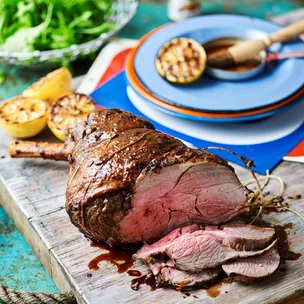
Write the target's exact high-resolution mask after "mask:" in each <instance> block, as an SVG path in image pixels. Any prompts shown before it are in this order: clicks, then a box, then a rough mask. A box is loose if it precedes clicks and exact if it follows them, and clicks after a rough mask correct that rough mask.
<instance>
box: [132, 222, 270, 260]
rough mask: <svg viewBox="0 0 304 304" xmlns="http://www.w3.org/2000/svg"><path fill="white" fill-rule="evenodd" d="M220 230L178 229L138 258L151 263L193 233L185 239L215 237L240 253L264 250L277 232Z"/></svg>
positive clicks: (252, 228)
mask: <svg viewBox="0 0 304 304" xmlns="http://www.w3.org/2000/svg"><path fill="white" fill-rule="evenodd" d="M221 228H222V230H219V229H218V227H216V226H206V227H204V228H203V230H202V227H201V229H199V227H198V226H197V225H192V226H187V227H183V228H177V229H175V230H173V231H172V232H171V233H169V234H168V235H167V236H165V237H164V238H162V239H161V240H159V241H158V242H156V243H153V244H152V245H144V246H143V247H142V248H141V249H140V250H139V251H138V253H137V255H136V257H137V258H139V259H142V260H144V261H146V262H149V261H150V259H151V258H152V257H155V256H158V255H164V254H166V250H167V249H168V248H169V246H170V245H172V243H173V242H175V241H176V240H177V239H178V238H180V237H181V236H182V235H186V234H187V233H188V234H189V233H191V235H187V237H186V236H185V238H187V239H188V238H190V237H191V238H196V237H198V236H201V235H211V236H214V237H215V238H216V239H217V240H218V241H219V242H221V243H222V244H223V245H225V246H227V247H231V248H233V249H236V250H238V251H241V250H253V249H263V248H265V247H266V246H267V245H269V243H270V242H271V240H272V239H273V238H274V234H275V231H274V229H272V228H260V227H257V226H252V225H235V226H227V227H226V226H224V227H221Z"/></svg>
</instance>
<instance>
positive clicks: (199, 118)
mask: <svg viewBox="0 0 304 304" xmlns="http://www.w3.org/2000/svg"><path fill="white" fill-rule="evenodd" d="M127 88H129V91H130V90H132V94H133V96H135V95H136V97H137V99H140V100H141V101H142V102H145V103H147V104H149V105H150V106H152V107H154V108H155V109H157V110H158V111H161V112H163V113H166V114H169V115H171V116H174V117H179V118H183V119H186V120H194V121H195V120H196V121H207V122H215V123H217V122H224V123H225V122H227V123H231V122H248V121H255V120H256V121H258V120H260V119H264V118H267V117H270V116H272V115H275V114H278V113H280V112H281V111H285V110H287V109H289V108H290V107H293V106H294V105H295V104H297V103H298V102H302V103H303V102H304V100H303V99H302V98H297V99H296V100H295V101H294V102H293V103H292V104H288V105H286V106H283V107H280V108H278V109H275V110H272V111H269V112H265V113H261V114H255V115H248V116H241V117H226V118H224V117H223V118H210V117H204V116H192V115H187V114H183V113H177V112H174V111H171V110H168V109H165V108H162V107H160V106H158V105H156V104H153V103H151V102H150V101H149V100H147V99H145V98H144V97H142V96H141V95H139V94H138V93H137V92H136V90H135V89H134V88H133V87H132V85H131V84H130V82H128V81H127ZM129 97H130V96H129ZM131 99H132V98H130V100H131ZM131 102H132V103H133V101H132V100H131Z"/></svg>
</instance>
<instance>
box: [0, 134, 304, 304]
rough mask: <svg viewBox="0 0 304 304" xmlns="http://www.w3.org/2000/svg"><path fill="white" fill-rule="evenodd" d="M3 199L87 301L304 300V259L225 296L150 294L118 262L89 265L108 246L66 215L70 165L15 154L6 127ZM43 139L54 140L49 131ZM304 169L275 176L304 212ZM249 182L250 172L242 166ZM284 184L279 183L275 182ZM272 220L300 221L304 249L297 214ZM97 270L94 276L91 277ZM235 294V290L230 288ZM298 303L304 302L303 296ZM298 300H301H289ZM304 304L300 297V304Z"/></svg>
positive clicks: (54, 269) (67, 284)
mask: <svg viewBox="0 0 304 304" xmlns="http://www.w3.org/2000/svg"><path fill="white" fill-rule="evenodd" d="M0 138H1V141H0V201H1V204H2V205H3V207H4V208H5V209H6V211H7V212H8V214H9V215H10V216H11V217H12V218H13V220H14V222H15V224H16V226H17V227H18V229H19V230H20V231H21V232H22V234H23V235H24V236H25V238H26V240H27V241H28V242H29V244H30V245H31V247H32V248H33V250H34V251H35V253H36V255H37V256H38V257H39V259H40V260H41V262H42V264H43V265H44V267H45V268H46V269H47V271H48V272H49V273H50V275H51V276H52V278H53V279H54V281H55V282H56V283H57V285H58V287H59V288H60V289H61V290H62V291H67V290H70V289H72V290H73V291H74V292H75V295H76V297H77V300H78V302H79V303H108V304H110V303H166V304H167V303H168V304H170V303H194V302H197V303H198V302H203V303H225V304H226V303H244V304H245V303H246V304H247V303H248V304H249V303H252V304H253V303H254V304H256V303H259V304H263V303H276V302H281V301H283V302H282V303H287V302H286V300H287V298H291V299H296V298H299V297H300V298H301V296H303V292H304V271H303V269H304V256H302V257H301V258H300V259H299V260H297V261H290V262H287V271H286V272H280V271H278V272H277V273H276V274H275V275H274V276H272V277H271V278H269V279H267V280H265V281H263V282H260V283H257V284H253V285H249V286H245V285H242V284H238V283H233V284H231V285H223V287H222V290H221V294H220V295H219V296H218V297H217V298H215V299H212V298H210V297H209V296H208V295H207V294H206V292H205V291H204V290H198V291H195V292H192V294H193V295H194V294H195V295H197V296H198V297H199V299H195V298H193V297H192V296H190V297H187V298H185V299H184V298H183V294H182V293H178V292H176V291H173V290H165V289H159V290H157V291H154V292H150V291H149V288H148V287H146V286H142V287H141V288H140V290H139V291H137V292H136V291H133V290H132V289H131V288H130V281H131V277H129V276H127V275H126V274H122V275H119V274H117V273H116V270H115V268H114V267H113V266H111V265H110V264H107V263H105V262H103V263H101V264H100V270H98V271H90V270H88V266H87V265H88V262H89V261H90V260H91V259H93V258H94V257H96V256H97V255H99V254H100V253H101V251H100V250H99V249H97V248H92V247H90V246H89V244H88V241H87V240H86V239H85V238H84V237H83V236H82V235H81V234H80V233H79V232H78V230H77V229H76V228H75V227H74V226H73V225H72V224H71V223H70V221H69V218H68V215H67V214H66V212H65V209H64V204H65V197H64V193H65V187H66V182H67V176H68V164H67V163H65V162H54V161H44V160H37V159H10V158H9V156H8V153H7V145H8V142H9V141H10V140H11V138H10V137H9V136H8V135H6V134H4V132H2V131H0ZM39 139H51V140H54V138H53V137H52V136H51V135H50V134H49V133H48V132H45V133H44V134H42V136H41V138H38V139H37V140H39ZM303 169H304V166H303V165H300V164H295V163H287V162H284V163H282V164H281V165H280V166H279V167H278V168H277V169H276V170H275V171H274V174H276V175H278V176H280V177H282V178H283V179H284V180H285V182H286V184H287V189H286V192H285V196H286V197H287V196H293V195H298V194H301V195H302V199H299V200H295V201H294V202H293V203H292V204H291V206H292V208H294V209H295V210H297V211H298V212H300V213H302V214H303V213H304V187H303V186H304V170H303ZM237 171H238V173H239V176H240V177H241V180H246V179H247V178H248V177H249V175H248V174H247V172H246V171H245V170H244V169H241V168H237ZM273 186H274V187H276V186H277V185H275V184H274V185H273ZM268 218H270V219H271V220H273V221H274V222H276V223H277V221H278V220H280V222H281V223H282V224H284V223H288V222H293V223H294V229H293V231H292V233H291V234H290V236H289V239H290V241H291V245H292V246H291V247H292V249H293V250H294V251H296V252H301V253H302V254H304V224H303V222H301V221H300V219H299V218H298V217H296V216H295V215H294V214H292V213H290V212H288V213H281V214H274V213H272V214H270V215H269V216H268ZM134 268H136V269H138V270H140V271H141V272H143V273H145V269H146V267H145V266H144V265H141V264H140V263H137V264H136V265H135V267H134ZM89 273H91V274H92V277H88V276H87V275H88V274H89ZM225 291H228V293H225ZM299 301H300V302H298V303H303V298H302V299H300V300H299ZM301 301H302V302H301ZM289 303H294V300H291V301H289ZM296 303H297V302H296Z"/></svg>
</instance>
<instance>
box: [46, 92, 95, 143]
mask: <svg viewBox="0 0 304 304" xmlns="http://www.w3.org/2000/svg"><path fill="white" fill-rule="evenodd" d="M94 110H96V105H95V102H94V100H93V99H92V98H91V97H89V96H87V95H84V94H80V93H69V94H65V95H63V96H61V97H60V98H59V99H58V100H57V101H56V102H55V103H54V104H53V105H52V106H51V107H50V109H49V115H48V121H47V124H48V126H49V128H50V129H51V131H52V132H53V134H54V135H55V136H56V137H57V138H59V139H60V140H62V141H64V140H65V134H64V130H65V129H66V128H74V127H75V126H76V125H77V124H78V123H79V122H80V121H82V120H85V119H86V117H87V116H88V115H89V114H90V113H92V112H93V111H94Z"/></svg>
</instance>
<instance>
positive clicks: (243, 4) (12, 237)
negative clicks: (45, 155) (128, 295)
mask: <svg viewBox="0 0 304 304" xmlns="http://www.w3.org/2000/svg"><path fill="white" fill-rule="evenodd" d="M202 3H203V5H202V13H203V14H214V13H234V14H242V15H249V16H252V17H258V18H269V17H271V16H276V15H280V14H283V13H286V12H288V11H290V10H292V9H296V8H300V7H301V6H302V7H303V5H304V3H303V0H299V1H269V0H268V1H265V0H248V1H240V0H239V1H231V0H225V1H223V0H212V1H211V0H203V1H202ZM167 22H169V20H168V18H167V16H166V1H142V3H141V4H140V6H139V10H138V13H137V14H136V16H135V17H134V19H133V20H132V22H131V23H130V24H129V25H128V26H127V27H126V29H125V30H123V31H122V33H121V36H122V37H127V38H139V37H141V36H142V35H143V34H145V33H146V32H148V31H150V30H151V29H153V28H154V27H156V26H159V25H161V24H164V23H167ZM93 60H94V58H90V59H88V60H85V61H81V62H77V63H74V64H73V65H72V71H73V74H74V76H76V75H80V74H83V73H85V72H86V71H87V69H88V68H89V67H90V64H91V63H92V61H93ZM1 72H4V74H5V81H4V83H3V84H2V85H1V86H0V101H1V100H5V99H7V98H9V97H12V96H15V95H18V94H20V93H21V92H22V90H23V89H24V88H26V87H27V86H28V85H30V84H31V83H33V82H34V81H36V80H37V79H38V78H39V77H41V76H43V75H45V74H46V73H47V72H48V70H39V71H33V70H25V69H19V68H16V67H10V68H8V67H4V66H0V73H1ZM0 170H1V168H0ZM0 203H1V202H0ZM0 284H4V285H6V286H8V287H10V288H13V289H17V290H21V289H23V290H24V289H26V290H29V291H44V292H53V291H58V288H57V287H56V285H55V284H54V282H53V281H52V279H51V278H50V277H49V275H48V274H47V273H46V271H45V270H44V268H43V267H42V265H41V264H40V262H39V260H38V259H37V257H36V256H35V255H34V253H33V251H32V250H31V248H30V247H29V246H28V244H27V243H26V241H25V240H24V238H23V237H22V236H21V234H20V233H19V232H18V230H17V229H16V228H15V226H14V224H13V222H12V221H11V220H10V219H9V217H8V216H7V214H6V213H5V211H4V210H3V208H2V207H1V206H0Z"/></svg>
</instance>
